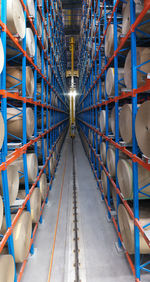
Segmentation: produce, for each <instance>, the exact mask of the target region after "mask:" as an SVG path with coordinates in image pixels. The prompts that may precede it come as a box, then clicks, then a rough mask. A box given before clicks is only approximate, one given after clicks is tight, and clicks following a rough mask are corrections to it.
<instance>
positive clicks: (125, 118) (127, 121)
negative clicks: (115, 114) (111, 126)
mask: <svg viewBox="0 0 150 282" xmlns="http://www.w3.org/2000/svg"><path fill="white" fill-rule="evenodd" d="M119 131H120V135H121V137H122V139H123V140H124V142H125V143H127V144H131V143H132V104H125V105H124V106H123V107H122V109H121V111H120V116H119Z"/></svg>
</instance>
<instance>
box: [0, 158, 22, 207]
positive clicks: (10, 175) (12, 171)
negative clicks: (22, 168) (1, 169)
mask: <svg viewBox="0 0 150 282" xmlns="http://www.w3.org/2000/svg"><path fill="white" fill-rule="evenodd" d="M7 181H8V191H9V202H10V205H12V204H13V203H14V202H15V200H16V197H17V194H18V190H19V173H18V169H17V167H16V165H15V164H14V163H13V164H11V165H9V166H8V167H7ZM0 193H1V195H2V196H3V183H2V174H1V173H0Z"/></svg>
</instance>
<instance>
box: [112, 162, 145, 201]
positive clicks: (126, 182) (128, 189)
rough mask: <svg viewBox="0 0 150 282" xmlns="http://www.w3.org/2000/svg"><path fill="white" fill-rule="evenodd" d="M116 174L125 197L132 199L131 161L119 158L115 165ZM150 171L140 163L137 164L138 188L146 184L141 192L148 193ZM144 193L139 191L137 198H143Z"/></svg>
mask: <svg viewBox="0 0 150 282" xmlns="http://www.w3.org/2000/svg"><path fill="white" fill-rule="evenodd" d="M117 176H118V182H119V186H120V190H121V192H122V194H123V195H124V197H125V198H126V199H133V171H132V161H131V160H129V159H127V160H125V159H120V160H119V161H118V166H117ZM149 183H150V171H148V170H146V169H145V168H144V167H142V166H141V165H138V189H141V188H142V187H144V186H146V185H148V186H146V188H144V189H142V190H141V192H143V193H146V194H148V195H150V185H149ZM145 197H146V195H143V194H141V193H139V198H140V199H142V198H145Z"/></svg>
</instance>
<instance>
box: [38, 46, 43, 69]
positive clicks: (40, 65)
mask: <svg viewBox="0 0 150 282" xmlns="http://www.w3.org/2000/svg"><path fill="white" fill-rule="evenodd" d="M37 67H38V68H39V70H41V67H42V63H41V53H40V48H39V47H38V46H37Z"/></svg>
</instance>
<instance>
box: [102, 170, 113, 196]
mask: <svg viewBox="0 0 150 282" xmlns="http://www.w3.org/2000/svg"><path fill="white" fill-rule="evenodd" d="M101 180H102V186H103V192H104V196H105V197H107V175H106V173H105V171H104V170H102V172H101ZM109 183H110V195H111V191H112V184H111V182H109Z"/></svg>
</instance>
